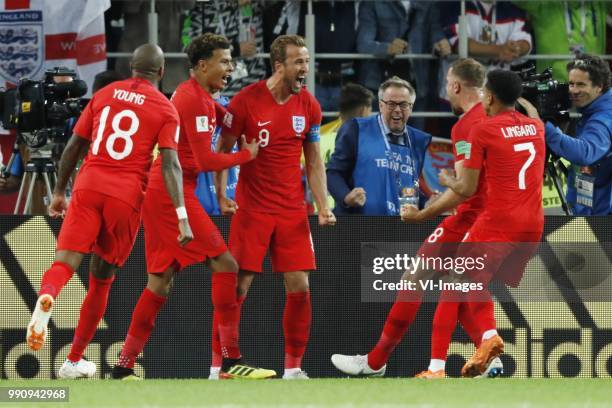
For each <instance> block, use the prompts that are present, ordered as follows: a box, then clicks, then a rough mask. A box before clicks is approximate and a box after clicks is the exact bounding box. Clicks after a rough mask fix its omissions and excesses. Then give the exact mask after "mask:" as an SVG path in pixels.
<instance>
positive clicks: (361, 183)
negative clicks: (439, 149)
mask: <svg viewBox="0 0 612 408" xmlns="http://www.w3.org/2000/svg"><path fill="white" fill-rule="evenodd" d="M357 123H358V125H359V138H358V148H357V162H356V163H355V169H354V170H353V183H354V184H353V185H354V186H355V187H362V188H363V189H364V190H365V191H366V203H365V205H364V206H363V207H362V208H360V209H359V208H356V209H355V213H358V214H364V215H398V214H399V200H398V198H399V193H400V190H401V189H402V188H404V187H414V186H415V185H416V184H417V183H418V180H419V175H420V174H421V169H422V168H423V161H424V156H425V151H426V150H427V146H429V143H430V142H431V136H430V135H429V134H427V133H425V132H422V131H420V130H417V129H415V128H412V127H410V126H406V132H405V133H404V135H403V136H400V137H402V138H404V137H405V139H406V140H405V146H402V145H397V144H392V143H389V141H388V140H387V137H386V135H385V134H384V127H383V126H382V123H381V116H380V115H376V116H370V117H368V118H360V119H357Z"/></svg>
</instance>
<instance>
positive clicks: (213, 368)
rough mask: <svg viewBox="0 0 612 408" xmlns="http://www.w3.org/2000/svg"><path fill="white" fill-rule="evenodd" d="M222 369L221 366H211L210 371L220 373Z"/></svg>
mask: <svg viewBox="0 0 612 408" xmlns="http://www.w3.org/2000/svg"><path fill="white" fill-rule="evenodd" d="M220 371H221V367H213V366H210V373H211V374H219V372H220Z"/></svg>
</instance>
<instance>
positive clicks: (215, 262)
mask: <svg viewBox="0 0 612 408" xmlns="http://www.w3.org/2000/svg"><path fill="white" fill-rule="evenodd" d="M211 267H212V269H213V272H234V273H238V262H236V259H235V258H234V257H233V256H232V255H231V254H230V253H229V251H227V252H225V253H223V254H221V255H219V256H217V257H216V258H213V259H212V264H211Z"/></svg>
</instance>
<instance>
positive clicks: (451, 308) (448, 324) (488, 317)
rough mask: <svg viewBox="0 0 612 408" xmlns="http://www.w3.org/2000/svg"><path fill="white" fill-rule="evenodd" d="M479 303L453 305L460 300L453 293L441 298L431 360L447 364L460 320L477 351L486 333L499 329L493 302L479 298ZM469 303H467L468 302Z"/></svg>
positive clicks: (434, 325) (434, 323) (434, 330)
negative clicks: (447, 356)
mask: <svg viewBox="0 0 612 408" xmlns="http://www.w3.org/2000/svg"><path fill="white" fill-rule="evenodd" d="M479 296H480V298H479V299H478V300H479V301H477V302H476V301H472V302H466V301H460V302H457V301H450V300H448V299H457V296H456V295H454V294H451V293H449V292H446V291H444V292H442V293H441V294H440V301H439V303H438V305H437V307H436V313H435V315H434V319H433V325H432V333H431V358H432V359H437V360H446V355H447V353H448V347H449V345H450V342H451V338H452V336H453V332H454V331H455V326H456V325H457V320H458V321H459V322H460V323H461V326H463V329H464V330H465V332H466V333H467V334H468V336H470V339H471V340H472V342H474V345H475V346H476V348H478V347H479V346H480V342H481V340H482V338H481V337H482V333H484V332H485V331H487V330H490V329H495V315H494V307H493V301H492V299H491V297H490V295H489V296H488V300H487V301H485V300H484V299H482V298H481V297H482V296H483V295H482V294H481V295H479ZM464 300H466V299H464Z"/></svg>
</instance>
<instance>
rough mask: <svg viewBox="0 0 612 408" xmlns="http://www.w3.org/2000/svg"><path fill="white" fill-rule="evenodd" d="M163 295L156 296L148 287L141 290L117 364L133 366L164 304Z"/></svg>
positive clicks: (164, 298)
mask: <svg viewBox="0 0 612 408" xmlns="http://www.w3.org/2000/svg"><path fill="white" fill-rule="evenodd" d="M166 300H167V298H166V297H165V296H157V295H156V294H155V293H153V292H151V291H150V290H149V289H148V288H145V290H143V291H142V295H140V299H138V303H136V307H135V308H134V312H133V313H132V322H131V323H130V328H129V330H128V334H127V337H126V339H125V343H124V345H123V349H122V350H121V355H120V356H119V360H118V361H117V365H118V366H120V367H125V368H134V362H135V361H136V358H137V357H138V355H139V354H140V353H141V352H142V350H143V349H144V346H145V344H146V343H147V340H149V336H150V335H151V332H152V331H153V328H154V327H155V319H156V318H157V314H158V313H159V311H160V310H161V309H162V307H164V305H165V304H166Z"/></svg>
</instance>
